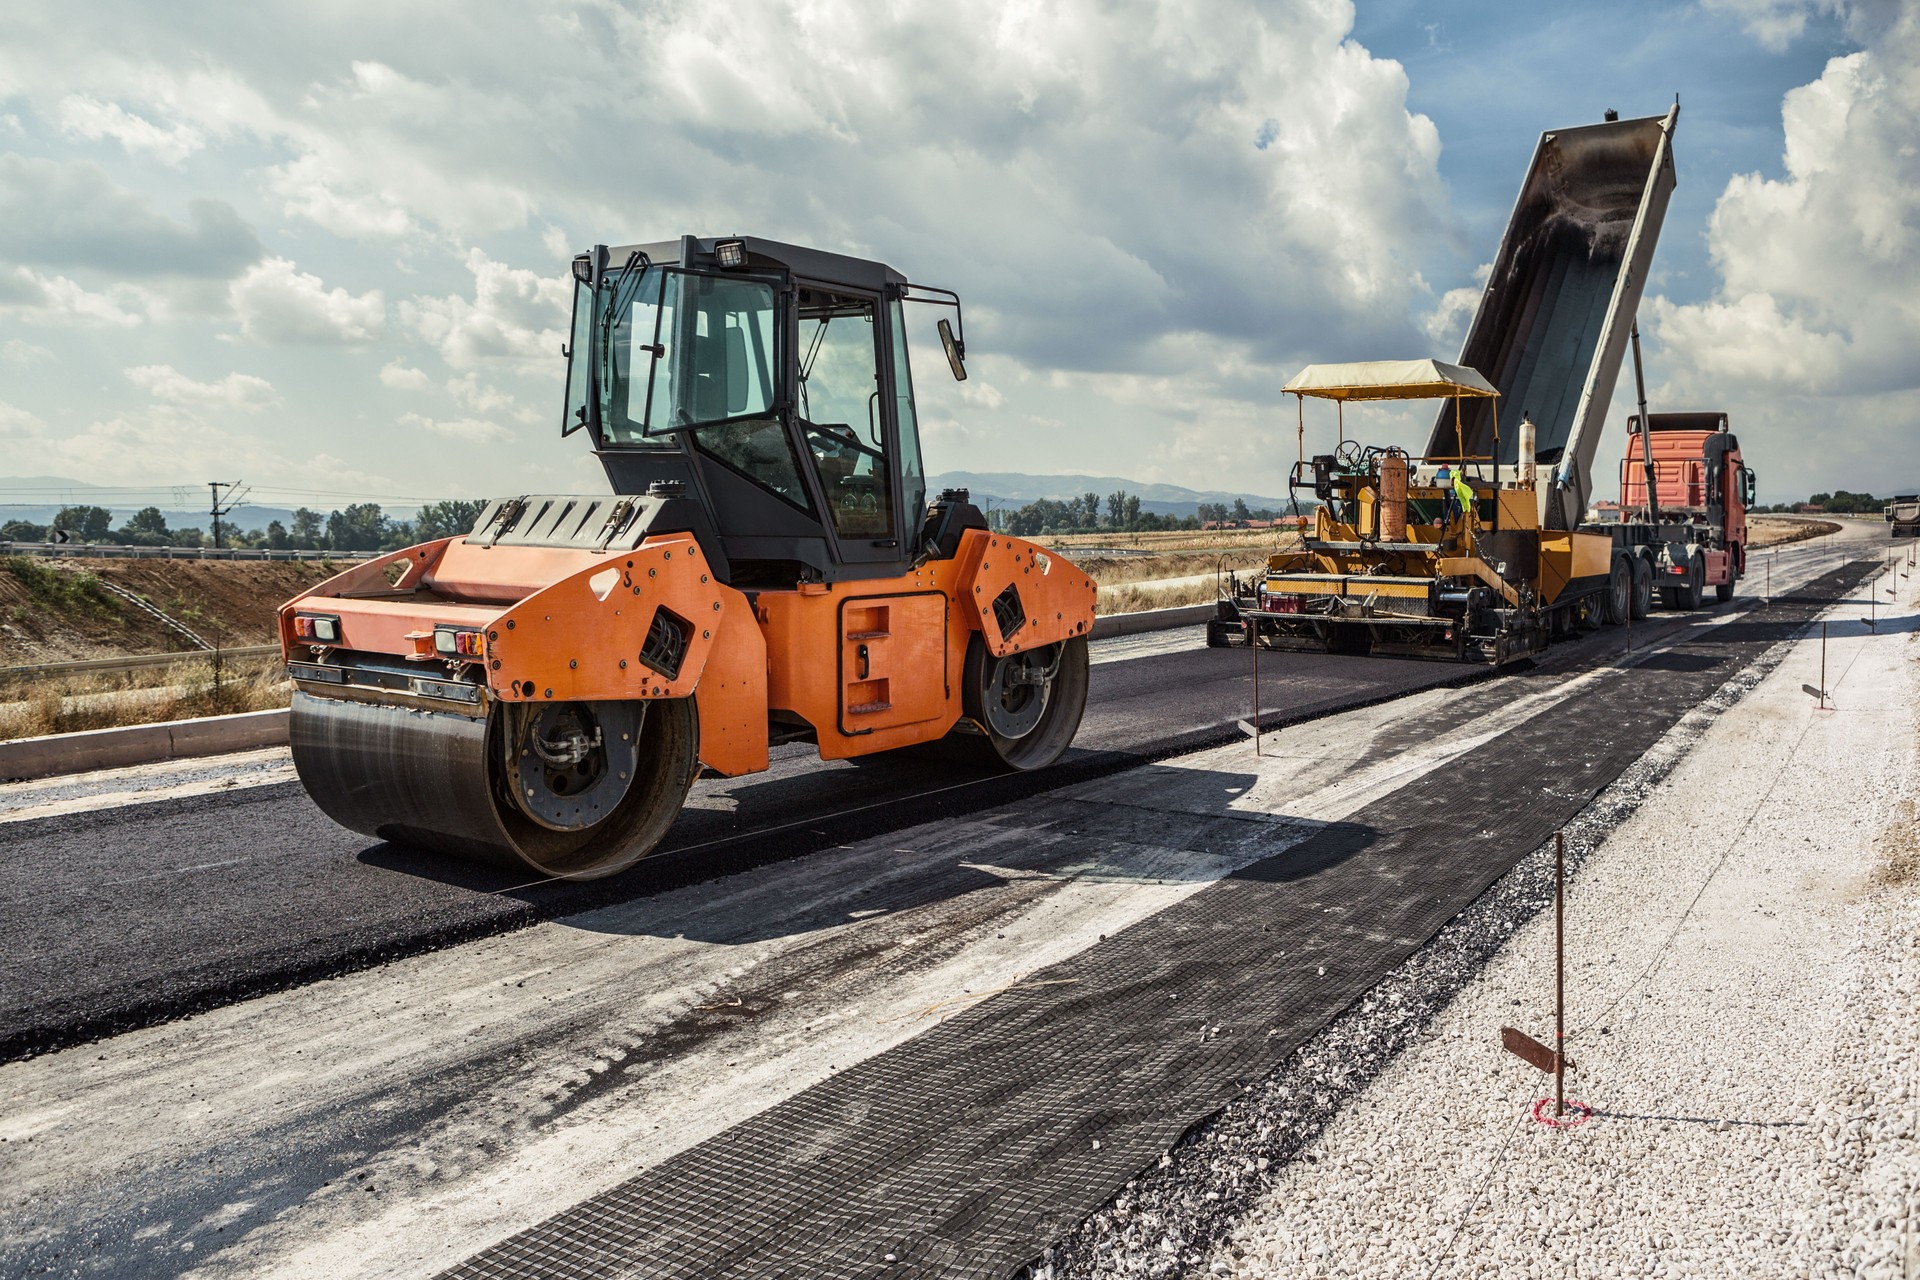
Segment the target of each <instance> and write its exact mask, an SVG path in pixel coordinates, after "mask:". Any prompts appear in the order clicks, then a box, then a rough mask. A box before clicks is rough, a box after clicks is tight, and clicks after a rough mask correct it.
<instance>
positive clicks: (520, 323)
mask: <svg viewBox="0 0 1920 1280" xmlns="http://www.w3.org/2000/svg"><path fill="white" fill-rule="evenodd" d="M467 269H468V270H469V271H471V272H472V273H473V298H472V299H471V300H469V299H466V298H462V297H459V296H458V295H454V296H450V297H443V298H425V297H423V298H412V299H409V300H408V301H405V302H403V303H401V304H400V313H401V315H402V316H403V317H404V318H405V319H406V321H407V322H408V323H409V324H411V325H413V326H414V328H415V329H417V330H418V331H419V333H420V336H421V337H423V338H425V339H426V340H427V341H428V342H431V343H432V344H433V345H434V346H436V347H438V348H439V349H440V354H441V356H442V358H444V359H445V360H446V362H447V363H448V364H450V365H452V366H453V367H454V368H456V369H464V368H468V367H470V366H472V365H475V364H479V363H481V362H482V361H490V360H537V359H541V358H543V357H557V356H558V355H559V354H560V346H561V343H562V342H563V341H564V335H563V334H562V333H561V331H560V329H559V328H558V327H557V326H559V325H561V324H564V323H565V322H566V310H567V305H568V300H569V299H570V298H571V296H572V282H571V280H570V279H566V278H563V277H561V276H559V275H557V274H556V275H543V274H541V273H540V272H537V271H529V270H527V269H525V268H523V267H510V266H507V265H506V264H505V263H502V262H495V261H494V260H493V259H492V258H490V257H488V256H487V255H486V253H484V252H483V251H481V250H479V249H473V250H470V251H469V252H468V253H467ZM556 363H557V361H556Z"/></svg>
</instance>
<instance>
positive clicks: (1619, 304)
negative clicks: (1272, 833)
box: [1208, 104, 1751, 664]
mask: <svg viewBox="0 0 1920 1280" xmlns="http://www.w3.org/2000/svg"><path fill="white" fill-rule="evenodd" d="M1678 121H1679V106H1678V104H1675V106H1674V107H1673V108H1672V110H1670V111H1668V112H1667V113H1666V114H1665V115H1663V116H1650V117H1646V118H1643V119H1637V120H1620V119H1618V118H1617V117H1615V116H1614V115H1613V113H1608V118H1607V119H1606V120H1605V121H1604V122H1602V123H1599V124H1591V125H1583V126H1578V127H1574V128H1567V129H1558V130H1554V131H1551V132H1549V133H1546V134H1543V135H1542V136H1541V139H1540V142H1539V145H1538V146H1537V147H1536V149H1535V151H1534V155H1533V160H1532V163H1531V165H1530V166H1529V168H1528V171H1527V175H1526V179H1525V181H1524V182H1523V183H1522V186H1521V190H1520V196H1519V199H1518V200H1517V201H1516V203H1515V206H1514V210H1513V213H1512V215H1511V217H1510V218H1509V221H1508V225H1507V229H1506V233H1505V235H1504V236H1503V238H1502V241H1501V244H1500V248H1499V252H1498V254H1497V255H1496V256H1495V259H1494V264H1493V269H1492V271H1491V273H1490V274H1489V276H1488V280H1487V284H1486V288H1485V291H1484V292H1483V294H1482V296H1481V299H1480V303H1479V305H1478V307H1477V309H1476V311H1475V314H1474V319H1473V322H1472V324H1471V326H1470V327H1469V329H1468V332H1467V337H1466V341H1465V343H1464V345H1463V347H1462V350H1461V353H1460V356H1459V359H1458V360H1457V361H1454V362H1441V361H1438V360H1410V361H1366V362H1360V363H1354V364H1336V365H1315V366H1311V367H1309V368H1308V369H1306V370H1304V371H1302V372H1301V373H1300V374H1298V375H1296V376H1295V377H1294V378H1293V379H1292V380H1290V381H1289V382H1288V383H1287V385H1286V387H1285V388H1284V390H1285V391H1286V392H1288V393H1290V394H1292V395H1293V396H1294V397H1295V406H1296V414H1295V416H1296V423H1297V426H1296V435H1297V440H1298V444H1297V456H1296V459H1295V461H1294V463H1293V470H1292V472H1291V474H1290V476H1289V480H1288V484H1289V489H1290V491H1291V492H1292V494H1293V496H1294V502H1295V505H1296V507H1298V506H1299V496H1300V494H1301V493H1303V492H1305V491H1307V490H1311V491H1312V499H1313V502H1314V503H1315V504H1316V505H1315V506H1314V509H1313V511H1312V513H1311V524H1312V531H1311V533H1309V534H1308V535H1307V536H1306V537H1305V538H1304V540H1303V547H1302V549H1301V550H1300V551H1297V552H1285V553H1281V554H1278V555H1275V556H1273V557H1272V558H1271V559H1270V561H1269V562H1268V566H1267V569H1266V571H1265V573H1264V574H1256V575H1254V576H1253V578H1252V579H1251V580H1250V581H1248V582H1246V583H1245V584H1244V585H1243V586H1242V587H1241V588H1240V589H1239V590H1238V591H1236V592H1234V593H1233V594H1232V595H1231V596H1230V597H1229V598H1227V599H1224V600H1222V601H1221V602H1220V608H1219V613H1218V616H1217V617H1216V619H1215V620H1214V622H1213V623H1212V624H1210V626H1209V630H1208V640H1209V643H1211V644H1216V645H1218V644H1232V643H1259V644H1261V645H1263V646H1264V647H1271V648H1287V649H1318V650H1328V651H1332V652H1344V653H1378V654H1394V655H1403V656H1412V657H1430V658H1441V659H1449V660H1457V661H1484V662H1491V663H1495V664H1498V663H1504V662H1509V661H1512V660H1515V659H1518V658H1523V657H1525V656H1527V655H1529V654H1532V653H1535V652H1538V651H1539V650H1541V649H1543V648H1544V647H1546V645H1547V644H1548V643H1549V642H1550V641H1551V640H1552V639H1553V638H1554V637H1555V636H1559V635H1565V634H1568V633H1570V632H1571V631H1572V630H1573V629H1575V628H1576V627H1578V626H1581V625H1584V624H1588V623H1600V622H1624V621H1626V620H1628V618H1629V617H1630V616H1644V613H1645V611H1646V609H1647V608H1648V601H1649V599H1650V597H1651V594H1652V588H1653V584H1655V583H1659V584H1660V587H1661V590H1662V591H1663V593H1664V594H1663V595H1662V599H1663V601H1666V602H1669V603H1673V604H1675V605H1684V604H1685V603H1686V602H1687V601H1689V600H1694V601H1697V599H1698V594H1699V591H1700V590H1702V589H1703V588H1704V587H1705V586H1706V585H1714V586H1716V587H1721V586H1727V585H1730V583H1731V582H1732V581H1733V580H1737V578H1738V576H1739V573H1740V572H1741V571H1742V570H1743V568H1744V541H1743V539H1744V515H1743V514H1741V515H1740V516H1739V520H1738V528H1739V534H1738V538H1739V540H1740V541H1739V545H1735V544H1734V543H1731V542H1729V541H1728V532H1727V530H1728V525H1727V520H1726V517H1725V511H1726V510H1727V509H1728V504H1727V502H1726V501H1725V499H1726V498H1727V497H1729V496H1731V491H1730V490H1728V489H1726V488H1724V487H1723V488H1720V489H1716V490H1715V491H1714V492H1715V493H1716V494H1717V495H1719V498H1718V499H1717V500H1716V501H1717V502H1718V507H1717V508H1716V507H1715V504H1714V503H1703V504H1700V506H1699V507H1697V508H1696V507H1695V506H1694V505H1692V504H1688V503H1682V502H1678V501H1676V502H1672V503H1669V502H1667V501H1666V500H1665V499H1666V497H1667V496H1668V495H1667V493H1666V491H1665V489H1663V487H1662V486H1663V484H1664V483H1665V480H1664V479H1663V478H1662V477H1661V476H1660V475H1659V474H1657V473H1658V468H1659V465H1660V460H1659V459H1658V458H1653V457H1651V456H1650V455H1648V453H1647V446H1648V445H1649V443H1650V442H1651V441H1652V440H1653V439H1655V438H1659V439H1664V440H1668V441H1669V442H1671V443H1673V444H1675V445H1678V444H1680V443H1681V442H1682V440H1683V437H1685V439H1686V442H1687V445H1688V447H1692V444H1693V443H1694V441H1695V434H1694V433H1691V432H1683V431H1679V430H1677V429H1676V430H1675V431H1674V432H1673V433H1672V434H1671V435H1663V434H1662V431H1661V429H1660V426H1659V424H1657V423H1656V425H1655V428H1654V430H1653V431H1651V432H1639V431H1638V430H1637V426H1636V428H1635V430H1634V432H1633V433H1632V434H1633V437H1634V444H1633V446H1632V447H1630V449H1629V452H1630V453H1633V452H1638V454H1639V455H1641V456H1640V458H1639V464H1640V467H1641V471H1640V475H1641V480H1640V481H1639V483H1640V485H1641V486H1642V490H1643V491H1642V493H1641V496H1640V511H1639V513H1638V514H1637V515H1635V516H1634V517H1633V518H1631V519H1624V520H1622V521H1619V522H1612V523H1600V522H1593V521H1589V520H1587V518H1586V516H1587V509H1588V502H1589V499H1590V498H1591V497H1592V496H1593V492H1594V488H1595V474H1594V464H1595V460H1596V455H1597V453H1598V451H1599V447H1600V443H1601V438H1602V436H1603V434H1604V427H1605V417H1606V414H1607V411H1608V408H1609V406H1610V404H1611V402H1612V399H1613V394H1614V388H1615V383H1616V382H1617V380H1618V377H1619V373H1620V370H1621V366H1622V363H1623V361H1624V359H1625V357H1626V354H1627V351H1628V348H1629V346H1631V348H1632V350H1633V354H1634V361H1635V370H1636V378H1637V380H1638V382H1639V385H1640V395H1639V400H1640V404H1641V413H1640V415H1639V418H1638V421H1647V420H1649V419H1648V416H1647V414H1646V409H1645V400H1646V396H1645V390H1644V386H1645V382H1644V377H1643V376H1641V375H1640V372H1639V340H1638V330H1637V327H1636V325H1635V322H1634V317H1635V313H1636V311H1637V309H1638V307H1639V303H1640V297H1641V293H1642V290H1643V288H1644V285H1645V282H1646V278H1647V273H1648V269H1649V267H1650V265H1651V262H1652V259H1653V252H1654V247H1655V244H1656V243H1657V241H1658V238H1659V232H1660V228H1661V225H1662V223H1663V222H1664V220H1665V216H1666V209H1667V204H1668V202H1669V200H1670V198H1671V196H1672V192H1673V188H1674V182H1675V176H1674V163H1673V150H1672V137H1673V132H1674V129H1675V127H1676V126H1677V124H1678ZM1427 398H1440V399H1443V400H1445V401H1446V404H1445V406H1444V407H1443V408H1442V409H1441V411H1440V413H1439V414H1438V415H1437V417H1436V419H1435V421H1434V425H1433V428H1432V430H1431V432H1430V435H1429V439H1428V443H1427V446H1426V450H1425V452H1424V453H1423V454H1421V455H1418V456H1411V455H1409V454H1408V453H1407V452H1406V451H1404V450H1402V449H1399V448H1396V447H1382V446H1374V445H1365V444H1362V443H1361V442H1360V441H1359V440H1358V439H1350V438H1348V434H1347V423H1346V413H1345V410H1346V406H1347V405H1349V404H1355V403H1365V402H1372V401H1383V400H1406V399H1427ZM1308 400H1316V401H1328V402H1331V403H1332V404H1333V405H1334V407H1335V411H1336V420H1337V423H1338V431H1339V440H1338V447H1337V448H1336V450H1335V451H1334V452H1332V453H1325V454H1316V455H1314V456H1313V457H1312V458H1311V459H1309V457H1308V455H1307V452H1306V446H1305V441H1306V425H1305V404H1306V402H1307V401H1308ZM1731 439H1732V438H1731V436H1726V437H1725V438H1724V439H1721V440H1719V441H1718V442H1717V443H1714V444H1713V445H1712V446H1711V450H1709V446H1708V445H1705V444H1702V445H1701V446H1700V447H1701V450H1702V460H1703V462H1705V463H1706V464H1707V465H1708V467H1709V470H1710V472H1711V477H1712V478H1713V479H1714V481H1715V482H1720V481H1725V480H1728V479H1729V478H1730V477H1733V476H1737V475H1745V476H1746V481H1745V483H1747V484H1748V485H1749V486H1750V483H1751V476H1750V473H1745V472H1740V471H1724V472H1723V471H1721V470H1714V469H1713V468H1714V467H1716V466H1718V467H1725V466H1728V465H1731V466H1734V467H1738V466H1739V465H1740V464H1739V460H1738V454H1737V448H1736V449H1735V450H1734V452H1733V453H1732V454H1731V455H1729V454H1727V453H1726V452H1725V446H1727V445H1728V444H1730V443H1731ZM1709 451H1710V452H1711V455H1712V456H1711V458H1709V457H1708V453H1709ZM1729 458H1731V461H1730V462H1729ZM1714 460H1717V462H1716V461H1714ZM1668 462H1669V464H1671V465H1680V464H1681V463H1682V460H1681V459H1680V458H1679V457H1678V456H1677V455H1676V456H1675V457H1672V458H1669V459H1668ZM1624 465H1626V464H1625V463H1624V462H1623V466H1624ZM1629 469H1631V468H1629ZM1648 474H1655V475H1656V479H1655V482H1654V485H1653V491H1654V495H1655V498H1656V503H1655V506H1654V507H1653V508H1651V509H1649V508H1647V506H1646V503H1645V493H1644V488H1645V477H1646V476H1647V475H1648ZM1743 492H1745V493H1747V494H1750V492H1751V490H1750V487H1749V488H1748V489H1747V490H1745V491H1743ZM1625 496H1627V495H1626V494H1624V493H1623V497H1625ZM1735 506H1736V507H1737V510H1738V512H1740V513H1744V505H1743V504H1739V503H1736V504H1735ZM1716 510H1718V511H1719V514H1718V515H1716V514H1715V511H1716ZM1640 584H1645V585H1644V586H1642V585H1640Z"/></svg>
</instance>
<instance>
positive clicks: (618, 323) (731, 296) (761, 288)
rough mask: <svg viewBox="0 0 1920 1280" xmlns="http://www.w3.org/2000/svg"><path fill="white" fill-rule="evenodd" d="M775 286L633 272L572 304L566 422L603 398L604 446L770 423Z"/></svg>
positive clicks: (651, 270) (614, 274)
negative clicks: (713, 427)
mask: <svg viewBox="0 0 1920 1280" xmlns="http://www.w3.org/2000/svg"><path fill="white" fill-rule="evenodd" d="M777 330H778V326H777V325H776V324H775V308H774V289H773V286H772V284H770V283H768V282H766V281H761V280H753V279H742V278H731V277H725V276H706V275H697V274H693V273H690V272H687V271H683V270H680V269H678V268H674V267H666V268H662V267H657V266H652V265H644V266H643V265H640V264H635V265H634V266H633V267H631V268H629V269H628V270H625V271H619V270H615V271H609V272H608V273H607V274H606V276H605V277H604V278H603V279H602V281H601V283H600V285H599V287H598V288H594V287H592V286H590V285H585V284H583V285H580V286H578V287H577V288H576V289H575V294H574V322H573V345H572V347H571V348H570V350H571V352H572V363H571V365H570V366H569V368H568V374H567V401H568V404H567V416H568V419H569V421H570V422H574V421H584V420H585V417H586V415H585V413H584V409H585V406H586V405H587V402H588V399H589V397H590V396H593V395H594V392H595V391H596V390H597V401H598V404H597V408H598V410H599V424H600V435H601V443H603V444H606V445H612V446H625V447H635V446H639V447H646V446H649V445H662V444H665V443H666V441H665V440H664V439H663V437H665V436H667V435H670V434H671V433H673V432H676V431H685V430H688V429H690V428H697V427H702V426H708V425H712V424H716V423H725V422H733V421H743V420H749V419H755V418H770V417H772V416H773V413H774V407H775V403H776V400H777V398H778V388H779V382H778V377H777V373H776V371H777V370H778V369H779V367H780V365H779V361H778V358H777V354H776V350H775V342H776V336H777Z"/></svg>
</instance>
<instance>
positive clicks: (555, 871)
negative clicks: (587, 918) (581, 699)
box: [289, 693, 700, 880]
mask: <svg viewBox="0 0 1920 1280" xmlns="http://www.w3.org/2000/svg"><path fill="white" fill-rule="evenodd" d="M289 730H290V736H291V738H292V745H293V761H294V767H295V768H296V770H298V772H299V774H300V781H301V782H302V783H303V784H304V785H305V786H306V789H307V793H308V794H309V795H311V796H312V797H313V799H314V802H315V803H316V804H318V805H319V806H320V808H321V809H322V810H323V811H324V812H325V813H326V814H327V815H328V816H329V817H331V818H332V819H333V820H334V821H336V822H338V823H340V824H341V825H342V826H345V827H348V828H351V829H352V830H355V831H360V832H364V833H366V834H367V835H372V836H378V837H380V838H381V839H383V840H391V841H393V842H394V843H396V844H407V845H414V846H416V847H420V848H426V849H432V850H434V851H436V852H440V853H447V854H452V855H454V856H456V857H463V858H471V859H476V860H479V861H485V862H492V863H496V864H499V865H504V866H509V867H514V868H518V869H522V870H527V871H531V872H533V873H534V874H536V875H540V876H550V877H554V878H557V879H566V880H592V879H596V878H598V877H601V876H608V875H612V874H614V873H615V872H617V871H621V870H624V869H625V868H627V867H629V866H632V865H633V864H634V863H635V862H637V861H638V860H640V859H641V858H644V857H645V856H647V854H649V853H651V852H652V851H653V849H654V847H655V846H656V845H658V844H659V843H660V840H661V838H662V837H664V836H665V835H666V833H667V831H668V829H669V828H670V827H672V825H673V822H674V819H675V818H676V817H678V815H679V813H680V808H681V805H682V804H683V803H684V802H685V800H686V795H687V790H688V788H689V787H691V786H692V785H693V776H694V773H695V772H696V771H697V769H698V766H699V742H700V725H699V717H698V713H697V712H696V710H695V708H694V702H693V699H691V698H674V699H662V700H660V701H658V702H648V703H638V702H586V703H546V704H538V705H532V704H529V705H517V704H510V703H496V704H495V705H494V706H493V708H492V709H491V710H490V712H489V713H488V715H487V716H486V717H485V718H473V717H468V716H463V715H459V714H457V713H453V712H442V711H421V710H416V709H413V708H409V707H399V706H389V705H384V704H377V703H365V702H349V701H344V700H336V699H332V698H316V697H314V696H312V695H310V694H307V693H296V694H294V698H293V712H292V717H291V721H290V724H289Z"/></svg>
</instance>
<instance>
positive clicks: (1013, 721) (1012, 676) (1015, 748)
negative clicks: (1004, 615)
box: [964, 635, 1087, 772]
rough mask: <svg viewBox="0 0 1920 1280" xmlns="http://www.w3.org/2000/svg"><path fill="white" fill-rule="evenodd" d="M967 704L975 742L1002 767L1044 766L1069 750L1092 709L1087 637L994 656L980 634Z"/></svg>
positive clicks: (971, 651) (973, 649)
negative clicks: (978, 732) (1089, 707)
mask: <svg viewBox="0 0 1920 1280" xmlns="http://www.w3.org/2000/svg"><path fill="white" fill-rule="evenodd" d="M964 679H965V681H966V686H965V692H964V703H965V707H966V712H967V715H968V716H969V717H971V718H972V719H973V721H974V723H976V724H978V725H979V726H980V727H981V728H982V729H983V730H984V732H983V733H982V734H981V735H980V736H979V737H978V738H977V739H975V741H977V742H979V743H981V744H983V745H984V747H985V748H986V749H987V750H988V751H990V752H991V753H992V756H993V758H994V759H995V760H997V761H998V762H999V763H1000V764H1001V765H1003V766H1005V767H1006V768H1009V769H1015V770H1019V771H1021V772H1026V771H1027V770H1031V769H1044V768H1046V767H1047V766H1048V765H1050V764H1052V763H1053V762H1054V761H1056V760H1058V759H1059V758H1060V757H1061V756H1063V755H1065V754H1066V751H1067V748H1068V746H1070V745H1071V744H1072V743H1073V735H1074V733H1075V732H1077V731H1078V730H1079V728H1080V717H1081V714H1082V713H1083V712H1085V710H1086V707H1087V640H1086V637H1085V636H1074V637H1073V638H1071V639H1068V640H1062V641H1060V642H1059V643H1058V644H1050V645H1042V646H1041V647H1039V648H1037V649H1029V650H1026V651H1024V652H1021V653H1013V654H1008V655H1007V656H1006V657H1004V658H995V657H993V656H992V655H991V654H989V653H988V652H987V647H986V644H985V643H984V642H983V641H982V640H981V639H980V637H979V636H977V635H976V636H975V637H973V643H972V644H971V645H970V646H968V649H967V665H966V673H965V676H964Z"/></svg>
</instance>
